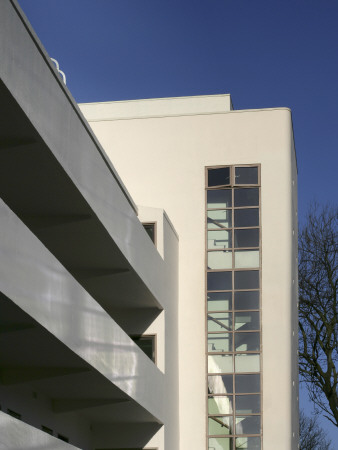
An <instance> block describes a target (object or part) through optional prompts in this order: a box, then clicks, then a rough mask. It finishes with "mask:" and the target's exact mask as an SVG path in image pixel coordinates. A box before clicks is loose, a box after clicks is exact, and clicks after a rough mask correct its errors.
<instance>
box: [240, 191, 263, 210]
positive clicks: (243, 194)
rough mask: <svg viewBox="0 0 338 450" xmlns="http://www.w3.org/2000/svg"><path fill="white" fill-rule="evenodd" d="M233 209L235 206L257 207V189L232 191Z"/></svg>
mask: <svg viewBox="0 0 338 450" xmlns="http://www.w3.org/2000/svg"><path fill="white" fill-rule="evenodd" d="M234 191H235V205H234V206H235V207H236V206H258V205H259V190H258V188H251V189H250V188H246V189H234Z"/></svg>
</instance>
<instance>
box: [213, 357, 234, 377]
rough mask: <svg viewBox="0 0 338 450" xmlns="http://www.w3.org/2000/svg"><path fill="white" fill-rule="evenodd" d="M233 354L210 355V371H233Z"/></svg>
mask: <svg viewBox="0 0 338 450" xmlns="http://www.w3.org/2000/svg"><path fill="white" fill-rule="evenodd" d="M233 370H234V369H233V357H232V355H208V373H230V372H233Z"/></svg>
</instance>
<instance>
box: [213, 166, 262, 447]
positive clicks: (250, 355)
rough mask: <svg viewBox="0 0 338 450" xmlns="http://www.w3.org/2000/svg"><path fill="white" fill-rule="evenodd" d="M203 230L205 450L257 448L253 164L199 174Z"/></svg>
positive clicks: (256, 187) (257, 239)
mask: <svg viewBox="0 0 338 450" xmlns="http://www.w3.org/2000/svg"><path fill="white" fill-rule="evenodd" d="M208 183H209V184H208ZM205 228H206V250H205V251H206V283H207V286H206V308H205V309H206V350H207V355H208V358H207V427H208V428H207V448H208V449H217V450H235V449H237V448H255V449H260V448H261V434H262V433H261V416H262V411H261V392H262V387H261V378H262V377H261V369H262V367H261V281H260V271H261V226H260V166H259V165H258V164H257V165H253V166H251V165H247V166H241V165H238V166H237V165H236V166H218V167H212V168H207V169H206V227H205ZM223 230H224V231H223ZM236 230H240V231H236ZM210 231H211V232H210ZM212 231H213V232H212ZM235 231H236V235H235ZM209 301H210V305H211V306H210V307H209V305H208V302H209ZM237 301H238V303H237Z"/></svg>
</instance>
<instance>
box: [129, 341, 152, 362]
mask: <svg viewBox="0 0 338 450" xmlns="http://www.w3.org/2000/svg"><path fill="white" fill-rule="evenodd" d="M131 339H132V340H133V341H134V342H135V344H136V345H137V346H138V347H140V349H141V350H142V351H143V352H144V353H145V354H146V355H147V356H148V358H149V359H151V360H152V362H153V363H156V336H155V335H142V336H131Z"/></svg>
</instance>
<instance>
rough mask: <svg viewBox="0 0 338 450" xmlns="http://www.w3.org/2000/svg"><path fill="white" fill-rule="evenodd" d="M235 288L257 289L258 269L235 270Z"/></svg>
mask: <svg viewBox="0 0 338 450" xmlns="http://www.w3.org/2000/svg"><path fill="white" fill-rule="evenodd" d="M235 289H259V271H258V270H240V271H236V272H235Z"/></svg>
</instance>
